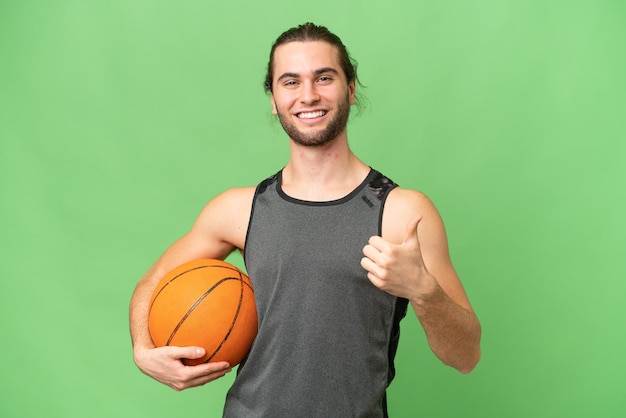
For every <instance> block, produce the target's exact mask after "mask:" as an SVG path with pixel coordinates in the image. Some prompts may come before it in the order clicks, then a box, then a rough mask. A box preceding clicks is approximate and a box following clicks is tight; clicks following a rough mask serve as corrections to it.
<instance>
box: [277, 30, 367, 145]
mask: <svg viewBox="0 0 626 418" xmlns="http://www.w3.org/2000/svg"><path fill="white" fill-rule="evenodd" d="M354 94H355V84H354V82H350V83H348V81H347V80H346V76H345V74H344V73H343V70H342V69H341V65H340V63H339V56H338V53H337V50H336V49H335V47H334V46H332V45H331V44H329V43H327V42H322V41H315V42H290V43H287V44H283V45H280V46H279V47H277V48H276V50H275V51H274V79H273V92H272V98H271V101H272V113H274V114H275V115H278V118H279V119H280V123H281V124H282V126H283V129H285V132H287V135H289V137H290V138H291V139H292V140H293V141H294V142H295V143H297V144H300V145H305V146H320V145H324V144H326V143H328V142H330V141H332V140H333V139H335V138H337V137H338V136H340V135H345V130H346V124H347V123H348V116H349V115H350V106H351V105H352V104H354Z"/></svg>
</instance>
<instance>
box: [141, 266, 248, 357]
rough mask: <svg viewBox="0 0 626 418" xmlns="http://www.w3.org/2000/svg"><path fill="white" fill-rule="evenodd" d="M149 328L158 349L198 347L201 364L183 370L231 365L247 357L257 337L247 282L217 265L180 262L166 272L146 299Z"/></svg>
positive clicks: (236, 271) (232, 269) (232, 270)
mask: <svg viewBox="0 0 626 418" xmlns="http://www.w3.org/2000/svg"><path fill="white" fill-rule="evenodd" d="M148 315H149V319H148V328H149V330H150V336H151V337H152V341H154V344H155V345H156V346H157V347H162V346H168V345H169V346H179V347H185V346H199V347H203V348H204V349H205V350H206V354H205V356H204V357H202V358H200V359H194V360H189V359H185V360H183V361H184V363H185V364H187V365H196V364H200V363H204V362H209V361H211V362H213V361H227V362H229V363H230V365H231V366H235V365H237V364H239V363H240V362H241V360H243V358H244V357H245V356H246V354H248V351H249V350H250V346H251V345H252V341H253V340H254V337H255V336H256V333H257V313H256V305H255V303H254V292H253V290H252V284H251V283H250V279H249V278H248V276H246V275H245V274H244V273H243V272H242V271H241V270H239V269H238V268H237V267H235V266H233V265H232V264H229V263H227V262H225V261H221V260H211V259H201V260H193V261H189V262H187V263H184V264H182V265H180V266H178V267H176V268H175V269H173V270H172V271H170V272H169V273H167V274H166V275H165V276H164V277H163V278H162V279H161V281H160V282H159V284H158V285H157V287H156V288H155V289H154V293H153V294H152V298H151V300H150V310H149V313H148Z"/></svg>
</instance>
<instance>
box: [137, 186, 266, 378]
mask: <svg viewBox="0 0 626 418" xmlns="http://www.w3.org/2000/svg"><path fill="white" fill-rule="evenodd" d="M253 195H254V188H245V189H232V190H229V191H227V192H225V193H223V194H221V195H219V196H217V197H216V198H215V199H213V200H212V201H211V202H209V204H207V206H206V207H205V208H204V209H203V211H202V212H201V213H200V215H199V217H198V219H197V220H196V222H195V223H194V225H193V227H192V228H191V230H190V231H189V232H188V233H187V234H186V235H184V236H183V237H182V238H180V239H179V240H178V241H176V242H175V243H174V244H172V246H171V247H170V248H168V249H167V251H165V253H164V254H163V255H162V256H161V257H160V258H159V259H158V260H157V262H156V263H155V264H154V265H153V266H152V267H151V268H150V270H148V272H147V273H146V275H145V276H144V277H142V278H141V279H140V280H139V282H138V283H137V286H136V287H135V291H134V293H133V295H132V298H131V301H130V310H129V319H130V333H131V339H132V343H133V354H134V359H135V363H136V364H137V366H138V367H139V369H141V371H142V372H144V373H145V374H147V375H148V376H151V377H153V378H154V379H156V380H158V381H159V382H161V383H163V384H166V385H168V386H170V387H172V388H173V389H176V390H182V389H186V388H188V387H193V386H199V385H203V384H205V383H207V382H210V381H212V380H215V379H217V378H219V377H222V376H224V374H226V373H227V372H229V371H230V370H231V368H230V365H229V364H228V363H226V362H216V363H206V364H200V365H198V366H185V365H184V364H183V363H182V361H181V359H182V358H199V357H202V356H203V355H204V351H203V349H202V348H200V347H160V348H155V347H154V344H153V342H152V339H151V338H150V334H149V331H148V304H149V301H150V297H151V295H152V292H153V291H154V288H155V287H156V285H157V283H158V282H159V280H160V279H161V278H162V277H163V276H164V275H165V274H166V273H167V272H168V271H170V270H171V269H173V268H174V267H176V266H178V265H180V264H182V263H184V262H186V261H189V260H194V259H198V258H215V259H224V258H226V257H227V256H228V254H230V253H231V252H232V251H233V250H235V249H237V248H239V249H243V246H244V243H245V236H246V230H247V227H248V220H249V217H250V211H251V206H252V198H253Z"/></svg>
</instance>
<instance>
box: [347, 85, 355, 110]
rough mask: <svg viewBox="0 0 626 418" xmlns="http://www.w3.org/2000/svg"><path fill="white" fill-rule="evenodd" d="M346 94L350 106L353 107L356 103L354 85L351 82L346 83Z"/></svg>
mask: <svg viewBox="0 0 626 418" xmlns="http://www.w3.org/2000/svg"><path fill="white" fill-rule="evenodd" d="M348 94H349V96H350V104H351V105H353V104H355V103H356V99H355V97H356V83H355V82H354V81H351V82H349V83H348Z"/></svg>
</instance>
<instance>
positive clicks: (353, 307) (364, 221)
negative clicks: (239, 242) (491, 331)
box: [224, 170, 408, 418]
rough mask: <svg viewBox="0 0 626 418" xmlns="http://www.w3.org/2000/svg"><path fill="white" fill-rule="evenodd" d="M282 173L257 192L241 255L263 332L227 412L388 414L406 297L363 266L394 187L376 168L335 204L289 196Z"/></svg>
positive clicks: (242, 370) (239, 373) (241, 414)
mask: <svg viewBox="0 0 626 418" xmlns="http://www.w3.org/2000/svg"><path fill="white" fill-rule="evenodd" d="M281 175H282V172H279V173H277V174H275V175H274V176H272V177H270V178H269V179H267V180H265V181H263V182H262V183H261V184H260V185H259V186H258V187H257V190H256V193H255V197H254V202H253V206H252V213H251V218H250V224H249V227H248V233H247V237H246V244H245V251H244V260H245V264H246V269H247V271H248V275H249V276H250V279H251V281H252V283H253V287H254V293H255V299H256V304H257V310H258V318H259V332H258V335H257V338H256V340H255V342H254V344H253V346H252V349H251V351H250V353H249V355H248V357H247V358H246V360H245V361H244V362H243V363H242V364H241V365H240V366H239V369H238V371H237V377H236V378H235V382H234V384H233V386H232V387H231V389H230V390H229V392H228V395H227V398H226V404H225V408H224V416H226V417H246V418H249V417H272V418H278V417H289V418H294V417H310V418H313V417H324V418H328V417H341V418H345V417H386V416H387V408H386V396H385V392H386V389H387V386H388V385H389V383H390V382H391V380H392V379H393V376H394V365H393V359H394V356H395V353H396V348H397V344H398V338H399V322H400V320H401V319H402V318H403V317H404V315H405V314H406V309H407V303H408V302H407V300H405V299H400V298H397V297H395V296H392V295H390V294H388V293H386V292H383V291H381V290H379V289H377V288H376V287H375V286H374V285H373V284H371V282H370V281H369V279H368V278H367V273H366V272H365V270H364V269H363V268H362V267H361V265H360V260H361V258H362V257H363V254H362V249H363V247H364V246H365V245H366V244H367V241H368V239H369V238H370V237H371V236H372V235H381V231H382V229H381V221H382V213H383V206H384V203H385V199H386V197H387V194H388V193H389V191H391V190H392V189H393V188H394V187H395V186H396V185H395V184H394V183H393V182H392V181H391V180H389V179H388V178H386V177H385V176H383V175H382V174H380V173H379V172H377V171H375V170H371V171H370V173H369V174H368V176H367V178H366V179H365V180H364V181H363V182H362V183H361V184H360V185H359V186H358V187H357V188H356V189H355V190H354V191H352V192H351V193H350V194H349V195H347V196H345V197H344V198H342V199H339V200H334V201H329V202H309V201H303V200H298V199H294V198H291V197H289V196H287V195H286V194H285V193H284V192H283V191H282V189H281Z"/></svg>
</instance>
